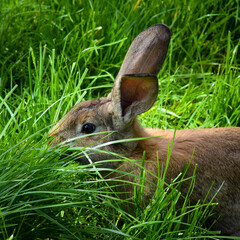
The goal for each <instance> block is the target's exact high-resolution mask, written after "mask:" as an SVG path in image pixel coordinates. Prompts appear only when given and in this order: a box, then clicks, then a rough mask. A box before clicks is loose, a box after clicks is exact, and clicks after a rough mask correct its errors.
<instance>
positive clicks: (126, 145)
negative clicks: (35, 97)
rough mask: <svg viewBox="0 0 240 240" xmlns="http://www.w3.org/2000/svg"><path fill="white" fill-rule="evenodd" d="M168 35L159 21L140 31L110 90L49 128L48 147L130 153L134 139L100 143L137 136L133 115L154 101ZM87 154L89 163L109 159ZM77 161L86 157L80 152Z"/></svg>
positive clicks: (96, 154)
mask: <svg viewBox="0 0 240 240" xmlns="http://www.w3.org/2000/svg"><path fill="white" fill-rule="evenodd" d="M170 35H171V34H170V30H169V28H168V27H167V26H165V25H162V24H157V25H154V26H151V27H149V28H148V29H146V30H145V31H143V32H141V33H140V34H139V35H138V36H137V37H136V38H135V39H134V41H133V43H132V44H131V46H130V48H129V50H128V52H127V54H126V57H125V59H124V61H123V64H122V66H121V69H120V71H119V73H118V75H117V77H116V80H115V82H114V86H113V89H112V91H111V93H110V94H109V95H108V96H107V97H102V98H99V99H97V100H89V101H85V102H82V103H79V104H78V105H76V106H75V107H73V108H72V109H71V110H70V111H69V112H68V113H67V114H66V115H65V116H64V117H63V118H62V119H61V120H60V121H59V122H58V123H57V124H56V126H54V128H53V129H52V130H51V131H50V135H51V136H53V137H54V139H53V141H52V146H54V145H56V144H57V143H58V142H67V143H71V144H73V145H74V146H78V147H93V146H95V145H101V144H103V145H102V148H101V150H104V151H110V152H113V153H117V154H122V155H125V156H132V154H133V152H134V151H136V150H135V149H136V147H137V143H138V142H137V140H136V141H121V142H117V143H113V144H104V143H107V142H108V143H109V142H112V141H116V140H124V139H133V138H137V137H138V136H139V131H141V130H140V129H141V127H140V125H139V123H138V121H137V119H136V117H137V115H139V114H141V113H143V112H145V111H147V110H148V109H149V108H151V106H152V105H153V103H154V102H155V100H156V97H157V95H158V79H157V74H158V72H159V70H160V68H161V66H162V64H163V62H164V59H165V57H166V54H167V49H168V45H169V41H170ZM88 153H89V152H88ZM90 153H91V155H90V158H91V160H92V161H93V162H96V161H99V160H103V159H112V156H109V154H107V153H103V152H102V153H99V152H91V151H90ZM78 160H81V161H82V162H86V160H87V159H86V158H85V157H84V156H82V155H81V156H80V157H79V159H78Z"/></svg>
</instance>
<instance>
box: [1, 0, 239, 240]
mask: <svg viewBox="0 0 240 240" xmlns="http://www.w3.org/2000/svg"><path fill="white" fill-rule="evenodd" d="M239 21H240V16H239V3H238V1H234V0H230V1H227V2H226V1H220V0H217V1H210V0H207V1H198V0H197V1H196V0H191V1H185V0H180V1H177V0H171V1H165V2H164V1H157V0H152V1H137V0H134V1H125V2H123V1H117V0H112V1H107V0H101V1H100V0H96V1H90V0H88V1H87V0H71V1H63V0H58V1H49V0H46V1H44V0H42V1H36V0H32V1H28V0H9V1H6V0H4V1H1V3H0V92H1V95H0V141H1V142H0V161H1V163H0V189H1V191H0V216H1V218H0V230H1V233H0V234H1V237H0V238H1V239H46V238H53V239H160V238H161V239H180V238H182V239H193V238H205V239H210V238H214V235H216V234H217V233H214V232H211V231H208V230H205V229H204V228H203V227H204V221H205V219H206V217H207V214H208V213H207V212H206V211H205V208H204V206H203V205H201V204H200V203H199V205H198V206H195V207H192V208H191V207H188V206H187V200H186V205H184V206H183V208H182V211H181V212H179V211H176V209H174V204H172V206H173V207H172V208H169V202H172V203H174V202H176V201H177V200H178V198H179V197H180V196H179V195H178V194H177V187H176V184H174V183H173V186H172V189H173V191H172V192H173V193H175V194H173V195H171V196H169V195H166V193H167V191H168V189H166V188H163V187H162V188H160V190H159V192H157V193H156V196H155V199H158V204H155V203H154V201H153V202H152V203H151V205H150V206H148V207H147V208H146V209H144V210H142V209H140V210H139V207H138V206H137V203H138V201H139V199H136V217H132V216H129V215H128V214H126V213H125V212H124V211H123V210H122V209H121V200H119V199H118V198H117V196H115V195H114V192H112V194H110V193H111V191H113V190H111V189H110V188H109V187H108V184H107V181H103V180H102V179H101V176H100V175H99V176H98V174H96V173H95V171H94V168H92V167H87V166H82V165H79V164H77V163H74V161H72V160H71V158H70V157H69V158H68V157H66V158H62V157H60V156H61V155H62V154H64V151H65V149H64V148H63V149H59V150H58V151H55V152H54V151H51V150H50V149H48V147H47V136H48V131H49V130H50V129H51V127H52V126H53V125H54V124H55V123H56V122H57V121H58V120H59V118H60V117H62V116H63V115H64V114H65V113H66V112H68V111H69V110H70V109H71V107H72V106H74V105H75V104H76V103H77V102H78V101H82V100H86V99H91V98H97V97H99V96H104V95H107V94H108V93H109V92H110V90H111V86H112V84H113V81H114V76H116V74H117V72H118V70H119V67H120V65H121V62H122V60H123V58H124V55H125V53H126V51H127V49H128V47H129V45H130V43H131V41H132V40H133V38H134V37H135V36H136V35H137V34H138V33H139V32H141V31H142V30H144V29H145V28H146V27H148V26H150V25H153V24H156V23H165V24H167V25H168V26H170V28H171V31H172V40H171V43H170V47H169V53H168V56H167V59H166V62H165V64H164V66H163V68H162V70H161V72H160V74H159V83H160V90H159V98H158V100H157V102H156V104H155V105H154V107H153V108H152V109H151V110H150V111H148V112H147V113H145V114H142V115H141V116H140V117H139V119H140V121H141V122H142V124H143V125H144V126H148V127H158V128H163V129H180V128H196V127H197V128H204V127H218V126H240V98H239V94H240V75H239V59H240V54H239V49H238V48H239V45H240V41H239V33H240V24H239ZM159 184H160V183H159ZM174 189H175V190H176V191H174ZM140 190H141V189H140ZM138 196H139V194H137V193H136V194H135V198H137V197H138ZM160 203H161V204H160ZM188 211H189V212H191V213H192V214H191V215H190V216H189V219H188V222H187V224H186V228H185V230H184V231H181V232H180V231H179V225H180V223H181V221H182V218H183V216H184V215H185V213H186V212H188ZM159 213H161V214H159ZM218 238H220V236H218Z"/></svg>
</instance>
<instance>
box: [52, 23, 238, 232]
mask: <svg viewBox="0 0 240 240" xmlns="http://www.w3.org/2000/svg"><path fill="white" fill-rule="evenodd" d="M169 41H170V30H169V29H168V27H167V26H165V25H162V24H158V25H154V26H152V27H150V28H148V29H146V30H145V31H143V32H142V33H140V34H139V35H138V36H137V37H136V38H135V40H134V41H133V43H132V45H131V46H130V49H129V51H128V53H127V55H126V57H125V59H124V61H123V64H122V67H121V69H120V71H119V74H118V76H117V77H116V80H115V83H114V86H113V89H112V92H111V93H110V94H109V95H108V96H107V97H102V98H99V99H97V100H89V101H85V102H82V103H79V104H78V105H76V106H75V107H74V108H73V109H72V110H71V111H70V112H69V113H67V114H66V115H65V116H64V117H63V118H62V119H61V120H60V121H59V122H58V123H57V125H56V126H55V127H54V128H53V129H52V130H51V133H50V134H51V135H52V136H54V137H55V139H54V140H53V142H52V145H56V144H57V143H58V142H64V141H68V143H69V142H72V143H73V144H74V146H81V147H82V146H84V147H86V146H96V145H99V144H103V145H102V148H101V149H102V150H105V151H110V152H114V153H118V154H121V155H124V156H126V157H130V158H132V159H136V160H139V161H141V160H142V157H143V152H145V154H146V155H145V159H146V161H145V165H144V167H145V168H147V169H148V170H149V171H150V172H152V173H154V174H155V175H158V170H159V167H161V168H165V166H166V160H167V159H168V156H169V155H170V160H169V165H168V167H167V175H166V182H170V181H171V179H174V178H176V177H177V176H178V175H179V174H180V173H182V172H183V171H184V169H185V167H186V164H188V163H189V162H190V160H191V159H192V160H191V162H190V164H189V169H188V171H187V176H192V174H193V170H194V168H195V165H196V164H197V171H196V174H195V188H194V191H193V193H192V195H191V202H192V203H197V202H198V200H202V201H203V200H204V199H205V196H206V194H207V193H208V191H209V189H210V187H211V186H212V185H213V186H212V188H211V191H210V194H209V196H208V197H209V199H211V198H212V197H213V196H214V195H215V194H216V192H217V191H218V190H219V189H220V191H219V192H218V194H217V195H216V198H215V200H214V201H216V202H218V206H217V207H216V208H215V209H214V211H215V215H214V216H213V218H214V219H217V218H218V217H220V218H219V220H218V222H217V223H216V224H215V225H214V226H215V228H216V229H218V230H221V231H222V233H223V234H229V235H233V236H240V187H239V182H240V128H237V127H226V128H215V129H189V130H179V131H176V133H175V134H174V131H172V130H160V129H144V128H142V127H141V125H140V124H139V122H138V120H137V115H139V114H140V113H143V112H146V111H147V110H148V109H149V108H151V106H152V105H153V103H154V102H155V100H156V97H157V95H158V79H157V77H156V74H157V73H158V72H159V70H160V68H161V65H162V64H163V62H164V59H165V56H166V54H167V49H168V44H169ZM104 132H105V133H104ZM106 132H112V133H111V134H108V135H107V136H106ZM93 133H100V134H93ZM151 136H152V137H154V138H149V137H151ZM157 136H159V137H157ZM77 137H80V139H76V138H77ZM132 138H137V139H138V140H134V141H121V142H116V140H124V139H126V140H127V139H132ZM139 138H143V139H139ZM114 141H115V142H114ZM111 142H112V144H110V143H111ZM106 143H109V144H106ZM171 145H172V149H171V147H170V146H171ZM169 149H171V154H170V151H169ZM88 153H89V158H90V159H91V161H93V162H98V161H100V160H106V159H112V158H113V157H112V155H111V154H109V153H106V152H101V153H99V152H95V151H89V152H88ZM157 155H158V158H159V161H157ZM77 160H80V161H82V162H83V163H88V161H89V159H88V158H87V157H85V156H84V155H79V156H78V159H77ZM158 163H161V166H158ZM105 164H106V165H105V166H106V167H110V168H119V169H120V170H122V171H124V172H133V173H134V174H136V175H139V174H140V171H141V169H140V167H139V168H138V167H136V165H135V164H134V163H133V162H126V161H123V162H116V161H113V162H107V163H105ZM122 178H124V180H128V181H133V180H134V178H133V177H131V175H124V176H123V177H122ZM146 178H147V179H148V180H149V181H150V182H153V183H156V182H157V178H156V177H153V175H151V174H149V173H147V175H146ZM146 185H147V186H146V187H147V188H146V191H145V195H144V199H145V201H146V203H148V202H149V200H150V199H151V197H152V196H153V194H154V192H155V189H154V188H153V185H151V186H150V185H149V186H148V183H147V182H146ZM188 185H189V183H187V182H186V186H185V185H183V186H182V188H181V191H182V193H183V195H184V194H186V193H187V191H188ZM126 187H127V190H128V192H129V193H130V194H131V192H132V191H133V189H132V185H131V184H129V185H127V186H126Z"/></svg>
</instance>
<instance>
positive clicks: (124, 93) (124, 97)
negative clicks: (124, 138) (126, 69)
mask: <svg viewBox="0 0 240 240" xmlns="http://www.w3.org/2000/svg"><path fill="white" fill-rule="evenodd" d="M151 86H152V82H151V80H150V79H148V78H136V77H127V78H124V79H123V80H122V83H121V107H122V116H124V115H125V114H126V113H127V112H128V110H129V108H130V106H131V105H132V104H133V102H141V101H142V100H143V99H144V98H145V97H146V96H147V95H148V93H149V91H150V89H151Z"/></svg>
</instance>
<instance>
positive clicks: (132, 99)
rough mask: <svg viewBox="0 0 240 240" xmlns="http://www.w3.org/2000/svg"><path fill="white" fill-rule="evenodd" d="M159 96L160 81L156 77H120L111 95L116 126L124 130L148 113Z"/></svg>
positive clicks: (134, 75)
mask: <svg viewBox="0 0 240 240" xmlns="http://www.w3.org/2000/svg"><path fill="white" fill-rule="evenodd" d="M157 95H158V79H157V77H156V75H150V74H132V75H123V76H120V77H119V78H118V79H116V81H115V85H114V87H113V91H112V95H111V97H112V108H113V115H114V116H113V118H114V119H115V120H116V121H115V125H118V127H120V128H122V127H123V126H124V125H126V123H128V122H129V121H131V120H132V119H134V118H135V117H136V116H137V115H138V114H141V113H143V112H146V111H147V110H148V109H149V108H150V107H152V105H153V103H154V102H155V100H156V98H157ZM119 124H120V125H121V126H119ZM122 124H123V126H122Z"/></svg>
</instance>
